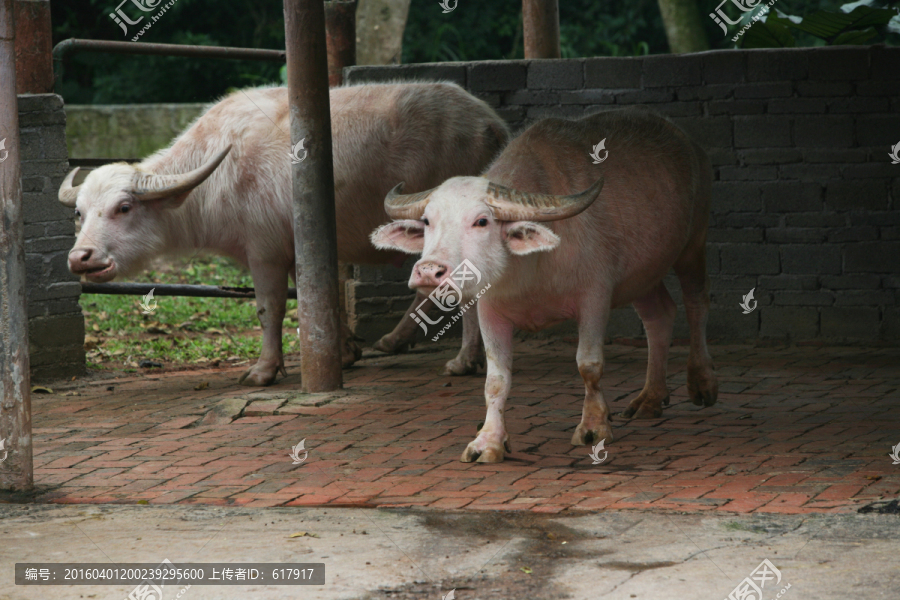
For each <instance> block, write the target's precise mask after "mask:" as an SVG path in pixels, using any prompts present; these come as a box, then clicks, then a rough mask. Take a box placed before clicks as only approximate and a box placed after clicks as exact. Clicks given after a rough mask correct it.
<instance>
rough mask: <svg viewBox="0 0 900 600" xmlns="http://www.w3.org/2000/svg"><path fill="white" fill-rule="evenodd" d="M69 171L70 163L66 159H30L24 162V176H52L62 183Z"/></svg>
mask: <svg viewBox="0 0 900 600" xmlns="http://www.w3.org/2000/svg"><path fill="white" fill-rule="evenodd" d="M66 173H68V164H67V161H64V160H55V159H54V160H28V161H25V162H23V163H22V177H51V178H56V179H58V180H59V183H62V179H63V177H65V176H66Z"/></svg>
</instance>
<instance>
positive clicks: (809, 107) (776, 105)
mask: <svg viewBox="0 0 900 600" xmlns="http://www.w3.org/2000/svg"><path fill="white" fill-rule="evenodd" d="M825 108H826V103H825V100H824V99H822V98H775V99H773V100H770V101H769V114H770V115H777V114H788V113H791V114H797V113H803V114H815V113H824V112H825Z"/></svg>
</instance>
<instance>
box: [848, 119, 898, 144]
mask: <svg viewBox="0 0 900 600" xmlns="http://www.w3.org/2000/svg"><path fill="white" fill-rule="evenodd" d="M897 123H898V117H897V116H894V115H862V116H860V117H857V118H856V141H857V142H858V143H859V145H860V146H893V145H894V144H896V143H897V140H896V137H897Z"/></svg>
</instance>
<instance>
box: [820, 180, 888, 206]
mask: <svg viewBox="0 0 900 600" xmlns="http://www.w3.org/2000/svg"><path fill="white" fill-rule="evenodd" d="M825 202H826V204H827V205H828V207H829V208H832V209H834V210H851V209H866V210H884V209H886V208H887V207H888V196H887V184H886V182H885V181H883V180H877V179H875V180H862V181H832V182H829V183H828V187H827V189H826V191H825Z"/></svg>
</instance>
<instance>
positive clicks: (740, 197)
mask: <svg viewBox="0 0 900 600" xmlns="http://www.w3.org/2000/svg"><path fill="white" fill-rule="evenodd" d="M712 198H713V200H712V207H711V211H712V212H713V213H714V214H715V213H718V214H725V213H730V212H759V211H760V210H762V202H761V201H760V197H759V186H758V185H756V184H754V183H738V182H730V181H729V182H723V181H715V182H713V187H712Z"/></svg>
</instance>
